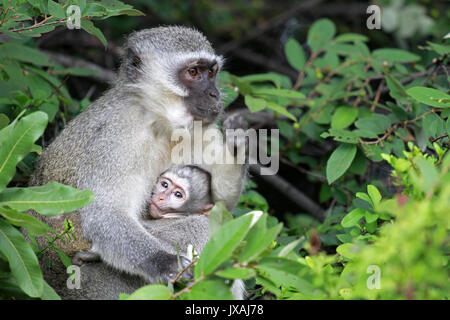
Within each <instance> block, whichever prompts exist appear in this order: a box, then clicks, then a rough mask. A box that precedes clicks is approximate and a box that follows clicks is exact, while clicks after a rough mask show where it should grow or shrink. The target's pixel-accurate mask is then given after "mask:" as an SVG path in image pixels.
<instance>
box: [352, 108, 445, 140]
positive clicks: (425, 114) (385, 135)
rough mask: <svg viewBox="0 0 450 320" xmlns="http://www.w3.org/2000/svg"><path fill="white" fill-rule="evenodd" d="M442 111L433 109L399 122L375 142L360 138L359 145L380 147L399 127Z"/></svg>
mask: <svg viewBox="0 0 450 320" xmlns="http://www.w3.org/2000/svg"><path fill="white" fill-rule="evenodd" d="M440 111H442V110H441V109H431V110H429V111H427V112H425V113H423V114H421V115H420V116H417V117H415V118H414V119H411V120H405V121H400V122H397V123H396V124H394V125H392V126H391V127H389V129H387V131H386V132H385V133H384V135H383V136H382V137H381V138H377V139H376V140H373V141H365V140H362V139H361V138H359V143H361V144H376V145H378V144H379V143H380V142H383V141H384V140H386V139H387V138H388V137H389V136H390V135H391V134H392V132H393V131H394V130H395V129H397V128H398V126H399V125H403V126H406V125H408V124H410V123H414V122H416V121H418V120H420V119H422V118H424V117H426V116H427V115H429V114H430V113H435V112H440Z"/></svg>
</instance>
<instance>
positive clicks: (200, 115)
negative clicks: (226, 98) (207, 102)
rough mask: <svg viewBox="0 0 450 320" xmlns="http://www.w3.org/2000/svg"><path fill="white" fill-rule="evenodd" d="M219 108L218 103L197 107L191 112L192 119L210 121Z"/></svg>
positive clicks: (218, 111) (213, 118)
mask: <svg viewBox="0 0 450 320" xmlns="http://www.w3.org/2000/svg"><path fill="white" fill-rule="evenodd" d="M221 110H222V107H221V105H220V104H218V105H217V106H214V107H207V108H201V107H198V108H197V109H196V110H195V112H193V116H194V120H207V121H209V122H212V121H214V120H215V119H216V118H217V116H218V115H219V113H220V111H221Z"/></svg>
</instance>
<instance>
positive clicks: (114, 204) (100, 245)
mask: <svg viewBox="0 0 450 320" xmlns="http://www.w3.org/2000/svg"><path fill="white" fill-rule="evenodd" d="M95 181H100V179H97V178H96V179H95ZM97 183H98V182H97ZM116 186H122V187H121V188H120V190H117V189H118V188H117V187H116ZM85 188H86V189H91V190H92V191H93V192H94V195H95V200H94V202H93V203H92V204H91V205H89V206H87V207H85V208H83V209H81V210H80V213H81V214H82V217H83V219H82V223H83V232H84V234H85V236H86V238H88V240H90V241H91V242H92V244H93V247H95V251H96V252H98V253H99V254H100V256H101V258H102V260H103V261H104V262H106V263H107V264H109V265H111V266H113V267H115V268H117V269H119V270H124V271H127V272H129V273H131V274H138V275H141V276H143V277H144V278H145V279H147V280H149V281H152V282H154V281H158V280H161V281H167V280H169V279H171V278H172V277H174V276H175V275H176V274H177V272H178V258H177V254H176V250H175V249H174V248H172V246H170V245H168V244H166V243H165V242H163V241H160V240H159V239H158V238H157V237H156V236H155V235H153V234H151V233H149V232H148V231H147V230H146V229H145V228H144V227H143V226H142V224H141V223H140V222H139V218H138V216H139V214H138V213H139V210H140V208H139V207H138V206H136V202H137V203H139V201H140V200H139V199H140V198H141V199H144V194H143V192H144V191H143V187H142V186H141V184H140V183H136V180H135V179H120V180H119V179H118V180H117V181H114V182H111V185H110V186H107V187H102V186H99V185H98V184H96V185H92V184H91V185H87V186H85ZM116 193H120V194H121V195H122V196H121V197H119V196H118V195H117V194H116ZM116 199H122V201H123V200H124V199H127V201H125V203H118V201H117V200H116ZM180 262H181V267H185V266H187V265H188V264H189V262H190V261H189V260H188V259H187V258H186V257H185V256H180Z"/></svg>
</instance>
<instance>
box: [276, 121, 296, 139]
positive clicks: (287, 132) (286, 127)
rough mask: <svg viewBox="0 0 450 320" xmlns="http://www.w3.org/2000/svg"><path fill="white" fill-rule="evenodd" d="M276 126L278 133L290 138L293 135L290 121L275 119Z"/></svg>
mask: <svg viewBox="0 0 450 320" xmlns="http://www.w3.org/2000/svg"><path fill="white" fill-rule="evenodd" d="M277 125H278V128H279V129H280V134H281V135H282V136H284V137H286V138H288V139H292V138H293V137H294V135H295V131H294V128H293V127H292V123H290V122H288V121H284V120H278V121H277Z"/></svg>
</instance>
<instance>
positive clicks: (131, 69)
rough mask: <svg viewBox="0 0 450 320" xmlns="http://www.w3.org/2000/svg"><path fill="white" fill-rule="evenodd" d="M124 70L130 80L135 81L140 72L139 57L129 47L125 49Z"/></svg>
mask: <svg viewBox="0 0 450 320" xmlns="http://www.w3.org/2000/svg"><path fill="white" fill-rule="evenodd" d="M125 72H126V75H127V78H128V80H129V81H131V82H136V81H137V80H138V79H139V76H140V75H141V73H142V60H141V57H140V56H139V55H138V54H137V53H136V52H135V51H134V50H133V49H131V48H128V49H127V55H126V57H125Z"/></svg>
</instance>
